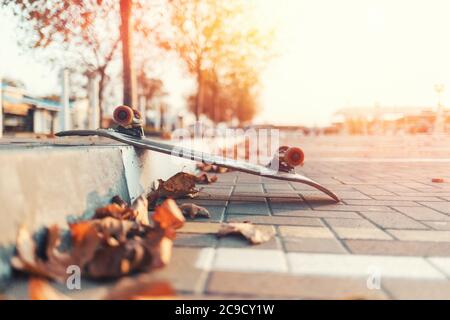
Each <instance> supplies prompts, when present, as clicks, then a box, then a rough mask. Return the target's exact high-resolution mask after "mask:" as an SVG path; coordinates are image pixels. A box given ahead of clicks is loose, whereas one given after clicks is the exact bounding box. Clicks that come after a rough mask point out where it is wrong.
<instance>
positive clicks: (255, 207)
mask: <svg viewBox="0 0 450 320" xmlns="http://www.w3.org/2000/svg"><path fill="white" fill-rule="evenodd" d="M227 214H254V215H267V216H268V215H270V211H269V207H268V205H267V203H266V202H238V201H230V203H229V205H228V207H227Z"/></svg>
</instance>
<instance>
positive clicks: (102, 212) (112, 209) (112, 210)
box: [94, 203, 137, 220]
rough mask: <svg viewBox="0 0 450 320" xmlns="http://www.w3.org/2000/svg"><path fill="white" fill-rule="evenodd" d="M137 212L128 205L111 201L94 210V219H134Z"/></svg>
mask: <svg viewBox="0 0 450 320" xmlns="http://www.w3.org/2000/svg"><path fill="white" fill-rule="evenodd" d="M136 215H137V213H136V212H135V211H134V210H133V209H131V208H129V207H128V206H126V207H123V206H122V205H119V204H117V203H111V204H108V205H107V206H104V207H102V208H98V209H97V210H95V215H94V219H103V218H106V217H112V218H116V219H121V220H134V219H135V218H136Z"/></svg>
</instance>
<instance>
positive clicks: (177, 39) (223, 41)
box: [159, 0, 273, 121]
mask: <svg viewBox="0 0 450 320" xmlns="http://www.w3.org/2000/svg"><path fill="white" fill-rule="evenodd" d="M169 3H170V7H169V8H170V9H171V11H170V12H171V15H170V27H171V29H170V30H171V32H169V33H165V38H164V37H163V38H162V40H161V39H160V41H159V42H160V44H161V45H162V46H163V47H166V48H168V49H172V50H175V51H176V52H177V53H178V54H179V56H180V57H181V59H182V60H183V61H184V62H185V63H186V65H187V66H188V70H189V71H190V73H191V74H192V75H194V77H195V79H196V83H197V89H196V92H195V95H194V99H190V100H189V101H190V102H191V104H190V107H191V108H192V111H193V112H194V113H195V115H196V118H197V119H198V118H199V116H200V114H206V115H207V116H208V117H210V118H211V119H213V120H214V121H217V120H219V119H218V117H219V111H221V114H227V113H229V112H227V111H226V109H224V108H234V109H235V110H236V108H237V105H236V103H237V97H238V96H233V94H236V91H242V90H243V91H247V92H246V94H245V95H243V96H245V97H246V99H241V102H242V101H249V100H248V98H249V97H250V96H251V95H252V94H254V93H255V92H256V91H255V90H253V87H254V86H256V85H257V83H258V81H257V80H258V78H259V74H260V72H261V70H262V69H263V66H264V64H265V63H267V61H268V58H269V56H270V50H269V49H270V43H271V39H272V36H273V34H272V33H270V32H261V31H260V30H258V29H257V28H255V26H254V25H252V24H251V19H249V13H250V12H251V6H249V4H248V2H246V1H245V0H233V1H220V0H171V1H169ZM162 34H164V33H162ZM237 75H239V76H237ZM239 94H240V95H241V94H244V92H239ZM254 102H256V100H255V101H254ZM255 107H256V104H255V103H253V104H252V107H251V109H252V110H256V108H255ZM239 108H245V106H244V105H240V106H239ZM253 114H254V112H253Z"/></svg>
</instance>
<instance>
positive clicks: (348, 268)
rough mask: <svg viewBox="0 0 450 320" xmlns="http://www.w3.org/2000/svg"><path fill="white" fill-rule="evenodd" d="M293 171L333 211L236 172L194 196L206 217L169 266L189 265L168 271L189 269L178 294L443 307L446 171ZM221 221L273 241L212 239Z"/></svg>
mask: <svg viewBox="0 0 450 320" xmlns="http://www.w3.org/2000/svg"><path fill="white" fill-rule="evenodd" d="M301 171H302V173H304V174H305V175H307V176H308V177H311V178H313V179H315V180H317V181H319V182H321V183H323V184H324V185H326V186H327V187H329V188H331V189H332V190H333V191H335V192H336V193H337V194H338V195H339V196H340V197H341V199H342V202H341V203H339V204H335V203H333V201H331V200H330V199H328V198H327V196H326V195H325V194H322V193H320V192H318V191H316V190H314V189H312V188H310V187H309V186H306V185H302V184H295V183H289V182H283V181H276V180H269V179H265V178H260V177H257V176H250V175H247V174H243V173H237V172H232V173H227V174H224V175H219V181H218V182H217V183H215V184H213V185H211V186H205V187H204V188H203V189H202V193H201V196H200V198H199V199H196V200H194V202H196V203H199V204H201V205H204V206H206V207H207V208H210V209H211V211H212V215H213V218H212V219H211V220H206V219H202V220H195V221H189V222H187V224H186V226H185V227H184V228H182V229H181V230H180V233H179V234H178V239H177V240H176V243H175V244H176V248H175V252H174V257H176V256H177V255H185V254H187V255H189V256H190V257H191V258H190V259H189V261H186V262H185V263H186V265H183V266H177V265H176V262H175V263H174V264H173V265H172V266H171V267H169V269H170V268H173V269H174V270H176V269H177V268H180V269H183V268H187V270H189V268H193V269H192V270H195V272H183V273H184V279H183V282H185V281H187V280H186V279H187V278H190V279H191V281H192V283H191V284H190V285H191V287H189V286H187V287H186V286H184V287H183V285H180V287H179V288H180V289H182V290H181V291H182V293H184V294H192V293H194V291H195V293H196V294H200V295H204V296H221V297H229V298H236V297H237V298H239V297H247V298H257V297H269V298H298V299H303V298H304V299H308V298H338V299H340V298H342V299H345V298H382V299H404V298H422V299H423V298H445V299H449V298H450V281H449V279H450V201H449V200H450V199H449V195H450V183H449V181H450V162H448V163H447V162H415V161H407V160H405V161H396V162H377V161H373V162H367V161H361V162H358V161H332V162H327V161H326V160H323V161H315V162H314V163H308V164H306V165H305V167H303V168H302V170H301ZM434 177H440V178H444V179H445V182H444V183H433V182H431V179H432V178H434ZM217 199H220V200H217ZM186 201H188V200H179V202H180V203H181V202H186ZM221 221H251V222H253V223H255V224H258V225H259V226H260V227H262V228H273V229H275V231H276V238H275V239H274V240H272V241H270V242H268V243H264V244H262V245H254V246H252V245H249V244H248V243H247V242H246V241H245V240H243V239H241V238H239V237H230V238H221V239H218V238H217V237H216V235H215V233H216V231H217V228H218V227H219V223H220V222H221ZM175 259H176V258H175ZM187 264H189V266H187ZM170 274H171V273H170V272H167V271H166V275H167V276H168V277H169V279H170ZM194 278H195V279H196V280H194ZM378 284H380V285H379V286H378ZM176 286H178V285H176Z"/></svg>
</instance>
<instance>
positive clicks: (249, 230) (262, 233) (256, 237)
mask: <svg viewBox="0 0 450 320" xmlns="http://www.w3.org/2000/svg"><path fill="white" fill-rule="evenodd" d="M229 234H241V235H243V236H244V237H245V238H246V239H247V240H248V241H249V242H250V243H251V244H260V243H263V242H267V241H269V240H270V239H272V238H273V237H274V235H275V233H274V232H273V230H271V231H266V230H262V229H259V228H257V227H256V226H255V225H253V224H251V223H242V222H230V223H223V224H222V225H221V227H220V229H219V231H218V233H217V235H218V236H219V237H222V236H226V235H229Z"/></svg>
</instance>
